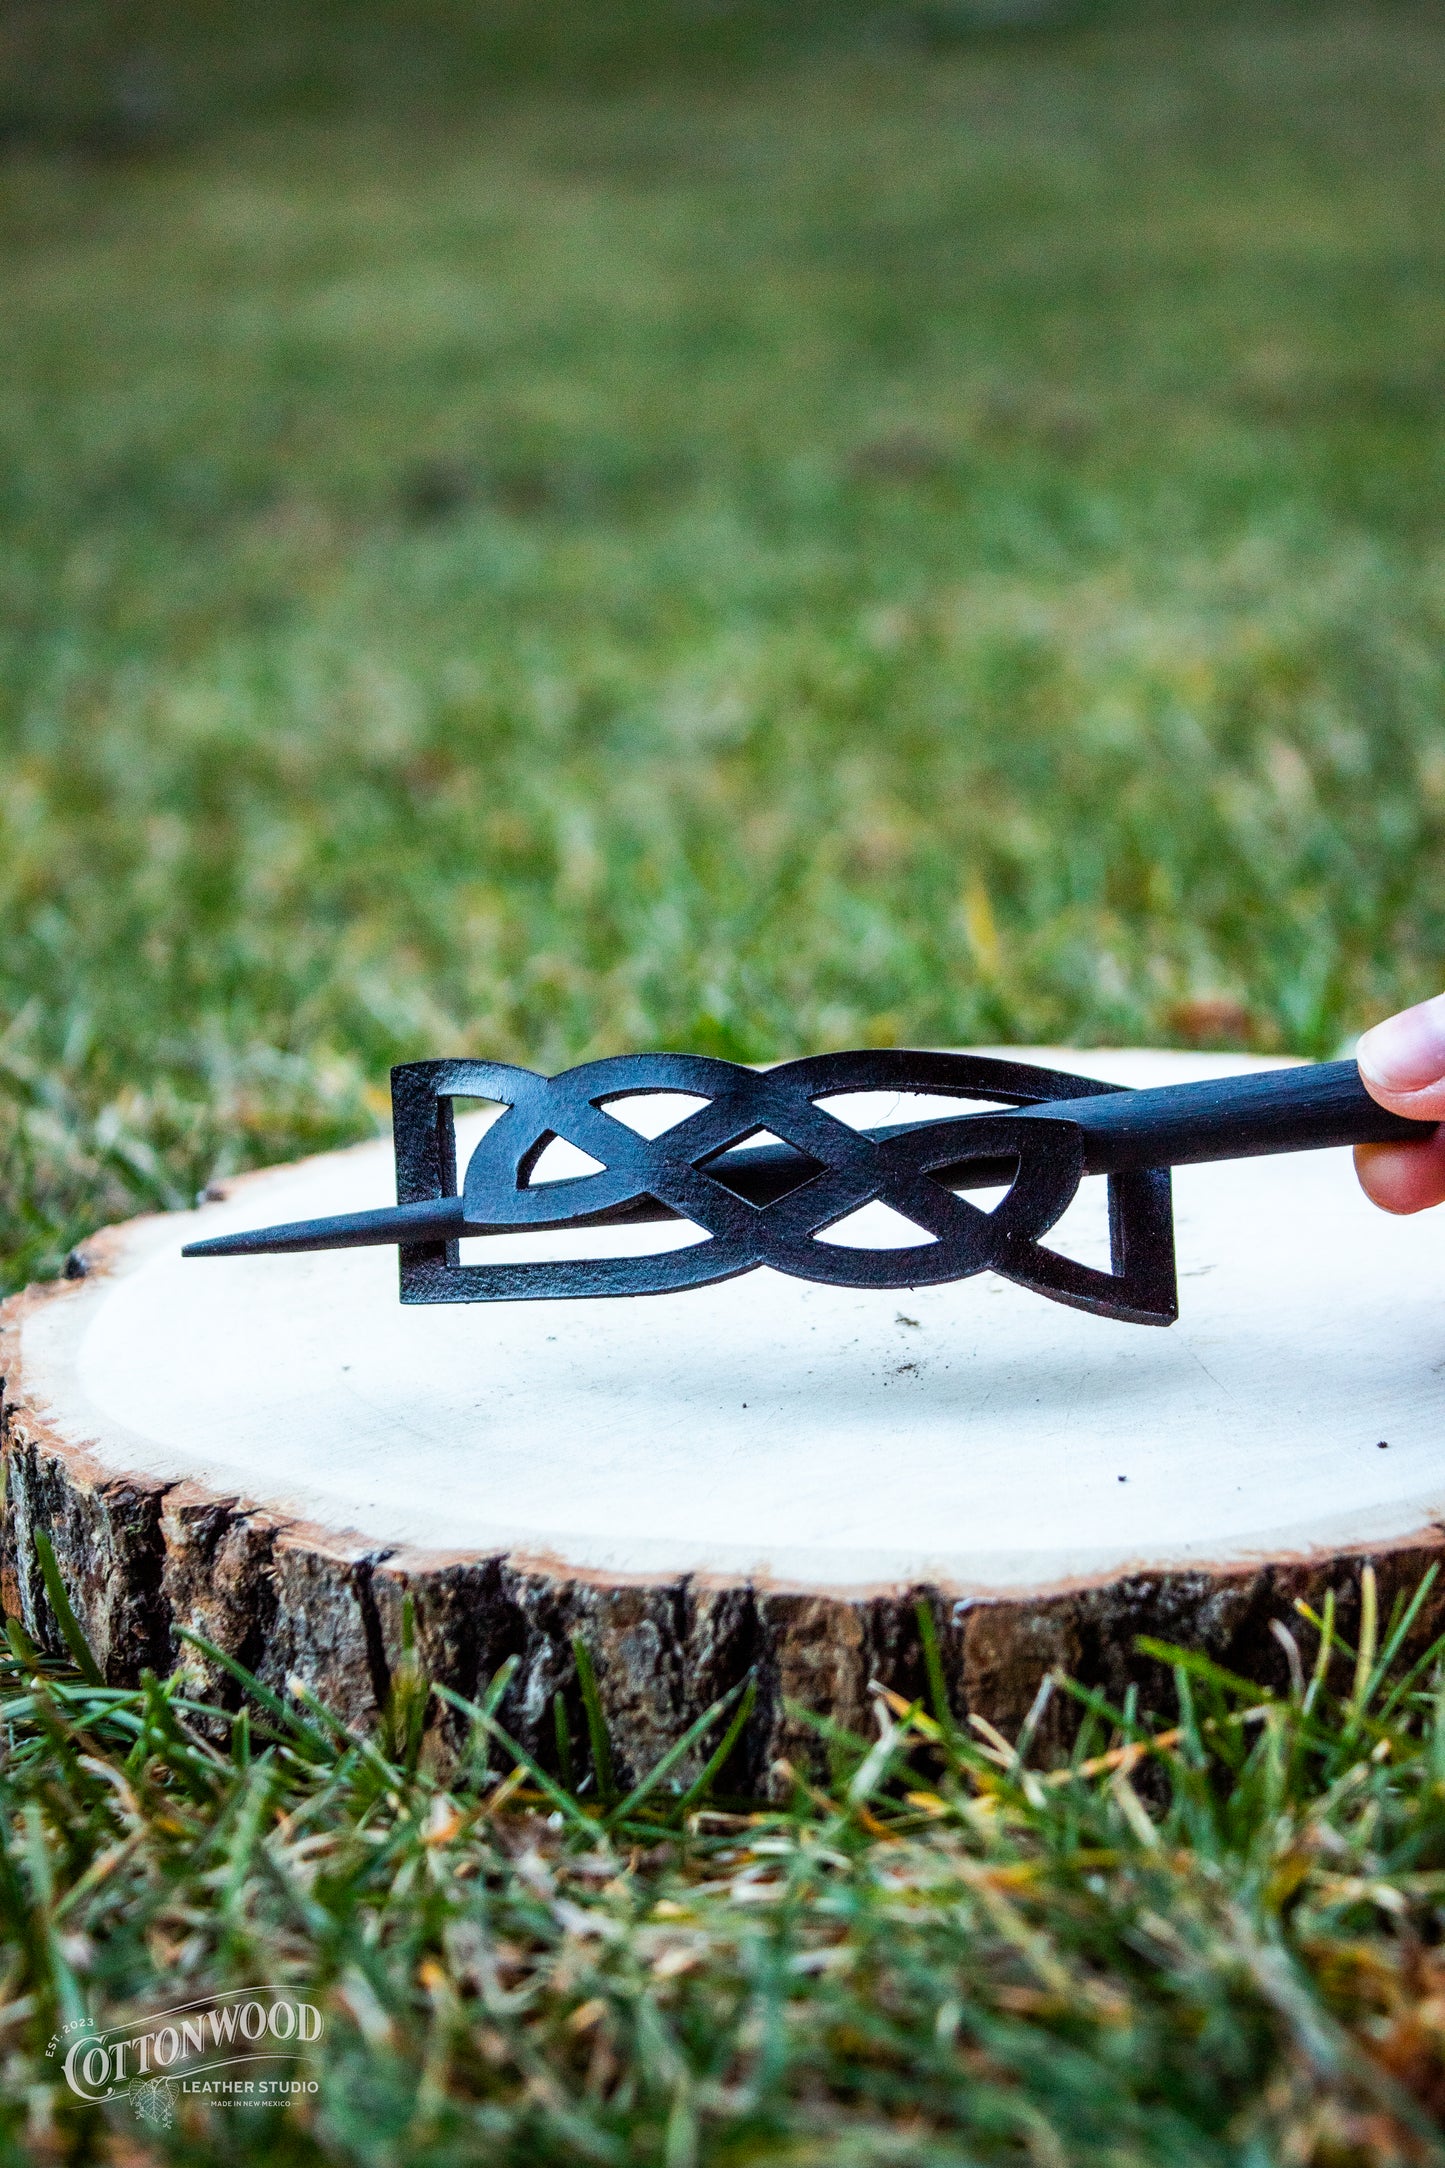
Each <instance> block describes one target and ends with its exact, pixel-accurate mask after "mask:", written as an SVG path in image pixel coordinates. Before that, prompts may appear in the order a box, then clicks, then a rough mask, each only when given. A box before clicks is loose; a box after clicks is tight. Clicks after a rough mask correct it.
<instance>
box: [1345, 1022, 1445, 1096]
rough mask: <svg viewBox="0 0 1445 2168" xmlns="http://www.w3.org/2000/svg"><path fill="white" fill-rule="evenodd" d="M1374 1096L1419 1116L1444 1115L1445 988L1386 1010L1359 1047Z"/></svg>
mask: <svg viewBox="0 0 1445 2168" xmlns="http://www.w3.org/2000/svg"><path fill="white" fill-rule="evenodd" d="M1355 1059H1356V1061H1357V1062H1358V1063H1359V1065H1360V1076H1361V1078H1362V1079H1363V1082H1364V1085H1365V1089H1366V1090H1367V1091H1368V1092H1369V1094H1370V1096H1371V1098H1372V1099H1378V1100H1379V1102H1380V1105H1381V1106H1382V1107H1388V1108H1389V1109H1390V1111H1391V1113H1392V1114H1407V1115H1409V1116H1411V1117H1412V1118H1413V1119H1414V1120H1415V1121H1421V1122H1438V1121H1445V994H1436V995H1435V996H1434V998H1433V999H1432V1000H1430V1001H1421V1002H1417V1003H1416V1005H1415V1007H1414V1008H1413V1009H1402V1010H1401V1012H1400V1014H1399V1015H1398V1016H1387V1017H1386V1019H1385V1021H1384V1023H1383V1024H1376V1025H1375V1027H1374V1029H1373V1030H1372V1031H1367V1032H1366V1033H1365V1035H1364V1037H1363V1038H1362V1039H1361V1040H1360V1043H1359V1045H1358V1046H1357V1047H1356V1048H1355Z"/></svg>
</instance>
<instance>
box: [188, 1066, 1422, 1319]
mask: <svg viewBox="0 0 1445 2168" xmlns="http://www.w3.org/2000/svg"><path fill="white" fill-rule="evenodd" d="M860 1092H875V1093H876V1092H903V1093H913V1094H927V1095H928V1096H929V1097H930V1098H934V1099H937V1098H954V1099H958V1100H960V1101H972V1102H978V1101H984V1102H991V1103H992V1104H993V1105H994V1106H995V1107H998V1108H1001V1109H1002V1110H1003V1111H999V1112H994V1111H985V1112H983V1113H960V1114H958V1115H954V1116H951V1117H945V1118H944V1119H942V1120H936V1119H935V1120H929V1121H914V1122H897V1123H893V1124H891V1125H889V1126H887V1127H883V1128H874V1129H860V1128H854V1127H851V1126H850V1125H849V1124H848V1123H847V1122H846V1121H844V1120H842V1119H841V1118H840V1116H839V1114H838V1113H837V1112H836V1111H834V1108H836V1106H837V1104H838V1102H840V1101H846V1099H847V1097H848V1096H849V1095H850V1094H854V1093H860ZM658 1093H671V1094H679V1095H683V1096H685V1097H687V1098H689V1099H691V1100H693V1101H695V1102H697V1104H696V1105H695V1106H694V1107H693V1108H692V1109H691V1111H689V1112H687V1113H685V1114H683V1115H682V1116H681V1117H680V1118H679V1119H677V1120H675V1121H673V1122H672V1123H671V1125H670V1126H668V1127H666V1128H663V1129H662V1130H661V1132H660V1134H655V1135H652V1136H645V1135H642V1134H640V1133H639V1131H638V1129H637V1128H634V1127H633V1126H632V1125H631V1124H630V1123H629V1122H627V1121H625V1120H623V1119H622V1118H621V1115H620V1111H619V1110H620V1107H621V1105H622V1104H623V1103H624V1102H627V1101H633V1102H635V1101H636V1100H637V1099H638V1098H640V1097H646V1096H649V1095H655V1094H658ZM457 1098H469V1099H485V1100H489V1101H492V1102H493V1103H495V1104H497V1105H500V1106H501V1107H502V1108H503V1110H504V1111H503V1112H502V1113H501V1114H500V1115H499V1116H498V1117H497V1119H496V1120H495V1121H493V1123H492V1124H491V1126H490V1127H489V1128H488V1129H487V1131H486V1133H485V1134H484V1136H483V1137H482V1139H481V1142H480V1143H479V1144H478V1145H477V1147H476V1149H475V1150H474V1151H473V1153H472V1156H471V1159H470V1162H469V1163H468V1166H467V1170H466V1176H465V1180H464V1181H463V1182H462V1183H461V1185H460V1187H459V1186H458V1181H457V1167H456V1135H455V1127H454V1121H453V1101H454V1100H455V1099H457ZM825 1101H826V1102H828V1103H829V1104H827V1105H824V1104H822V1102H825ZM392 1110H393V1120H394V1134H395V1145H396V1168H397V1193H398V1203H397V1204H396V1205H395V1206H394V1207H388V1208H385V1209H383V1210H381V1211H374V1212H354V1213H348V1214H344V1215H342V1216H341V1217H339V1218H335V1219H325V1220H304V1221H299V1222H297V1223H295V1224H293V1225H291V1226H286V1227H269V1228H259V1229H257V1230H255V1231H254V1232H250V1233H245V1234H238V1235H222V1236H219V1237H217V1238H215V1239H213V1240H211V1241H206V1242H195V1243H192V1244H190V1246H189V1247H188V1248H187V1250H186V1251H185V1255H186V1256H188V1257H221V1256H241V1255H255V1254H258V1253H270V1252H279V1251H295V1250H321V1249H341V1248H353V1247H358V1246H360V1245H363V1244H372V1243H396V1244H397V1245H398V1246H399V1248H400V1253H401V1299H402V1301H403V1302H408V1303H422V1302H508V1301H520V1300H526V1299H529V1298H533V1299H535V1298H540V1297H544V1296H552V1297H556V1296H591V1295H657V1294H665V1293H667V1292H669V1291H671V1290H674V1289H679V1288H686V1287H705V1286H708V1285H710V1284H712V1283H713V1282H715V1281H718V1280H726V1279H731V1278H733V1277H734V1276H735V1275H736V1274H738V1273H740V1272H749V1271H751V1270H753V1269H754V1267H756V1266H758V1265H771V1266H772V1267H773V1269H774V1270H775V1271H778V1272H784V1273H788V1274H791V1275H793V1276H794V1277H796V1278H800V1279H807V1280H822V1281H827V1282H830V1283H831V1284H833V1285H834V1286H844V1287H879V1288H910V1287H922V1286H929V1285H934V1284H936V1283H938V1282H940V1281H944V1280H961V1279H967V1278H969V1277H970V1276H971V1275H972V1274H974V1273H976V1272H985V1271H987V1272H997V1273H1000V1274H1002V1275H1003V1276H1004V1278H1006V1279H1010V1280H1016V1281H1017V1282H1018V1283H1019V1284H1020V1285H1021V1286H1023V1287H1029V1288H1032V1289H1033V1290H1034V1291H1035V1292H1036V1293H1038V1294H1041V1295H1048V1296H1050V1297H1051V1298H1052V1299H1053V1300H1054V1301H1056V1302H1066V1303H1071V1304H1073V1305H1074V1306H1075V1307H1077V1308H1079V1309H1084V1310H1091V1311H1093V1312H1095V1313H1096V1314H1097V1315H1099V1316H1102V1317H1112V1318H1117V1319H1121V1320H1123V1321H1125V1322H1127V1323H1131V1324H1140V1325H1168V1324H1171V1323H1172V1322H1173V1320H1174V1318H1175V1317H1176V1316H1177V1314H1178V1299H1177V1295H1176V1291H1175V1272H1174V1232H1173V1219H1172V1213H1171V1206H1170V1184H1169V1171H1168V1170H1169V1168H1170V1167H1171V1166H1178V1165H1182V1164H1185V1163H1188V1162H1191V1161H1199V1160H1209V1159H1234V1158H1242V1157H1246V1156H1249V1155H1252V1154H1257V1153H1264V1152H1283V1151H1302V1150H1307V1149H1310V1148H1314V1147H1321V1146H1327V1145H1340V1144H1357V1143H1367V1142H1386V1141H1392V1140H1402V1139H1411V1140H1415V1139H1423V1138H1426V1137H1428V1136H1430V1135H1431V1134H1432V1132H1433V1128H1434V1125H1433V1124H1432V1123H1428V1122H1410V1121H1405V1120H1403V1119H1402V1118H1401V1117H1399V1116H1398V1115H1393V1114H1387V1113H1385V1112H1384V1110H1383V1109H1382V1108H1380V1107H1379V1106H1377V1105H1376V1103H1375V1101H1374V1100H1373V1099H1371V1098H1370V1096H1369V1094H1368V1093H1367V1092H1366V1090H1365V1088H1364V1086H1363V1084H1362V1083H1361V1082H1360V1078H1359V1072H1358V1070H1357V1069H1356V1067H1355V1064H1354V1063H1353V1062H1351V1061H1346V1062H1334V1063H1330V1064H1328V1065H1325V1066H1322V1067H1319V1068H1309V1067H1300V1068H1296V1069H1284V1070H1275V1071H1271V1072H1267V1073H1264V1074H1256V1075H1252V1076H1239V1077H1226V1078H1222V1079H1219V1080H1216V1081H1212V1082H1209V1083H1202V1084H1180V1085H1168V1086H1164V1087H1160V1088H1157V1089H1154V1090H1147V1091H1125V1090H1121V1089H1120V1088H1119V1087H1117V1086H1115V1085H1111V1084H1102V1083H1099V1082H1097V1081H1096V1080H1095V1079H1093V1078H1091V1077H1080V1076H1070V1075H1068V1074H1066V1073H1065V1072H1063V1071H1061V1070H1055V1069H1040V1068H1035V1067H1033V1066H1031V1065H1030V1064H1028V1063H1024V1062H1014V1061H997V1060H993V1059H990V1058H987V1057H985V1056H982V1055H975V1054H926V1053H909V1052H902V1051H878V1052H864V1053H853V1054H821V1055H818V1056H816V1057H814V1058H812V1059H809V1060H805V1061H790V1062H783V1063H782V1064H780V1065H779V1066H778V1067H777V1068H775V1069H767V1070H755V1069H747V1068H743V1067H742V1066H740V1065H739V1064H738V1063H736V1062H729V1061H717V1060H713V1059H710V1058H707V1057H705V1056H701V1055H690V1054H624V1055H617V1056H615V1057H613V1058H611V1059H609V1060H605V1061H595V1062H588V1063H586V1064H585V1065H584V1066H582V1067H581V1068H577V1069H567V1070H564V1071H563V1072H562V1074H561V1075H560V1076H554V1077H546V1076H539V1075H538V1074H537V1073H536V1072H535V1071H533V1070H531V1069H520V1068H514V1067H511V1066H509V1065H507V1064H504V1063H500V1062H487V1061H419V1062H407V1063H404V1064H403V1065H402V1066H401V1067H399V1068H397V1069H394V1070H393V1071H392ZM559 1139H560V1140H561V1141H563V1142H564V1143H566V1144H570V1145H572V1146H573V1147H575V1148H576V1150H578V1151H579V1152H581V1153H583V1154H585V1155H586V1157H587V1160H588V1162H589V1164H590V1169H591V1171H589V1172H587V1173H584V1174H573V1175H568V1176H564V1177H563V1178H561V1179H550V1180H549V1179H539V1178H538V1167H539V1162H540V1161H541V1159H542V1156H543V1154H544V1152H545V1151H546V1150H547V1148H548V1147H549V1146H550V1145H551V1144H552V1143H553V1142H554V1141H556V1140H559ZM1088 1174H1098V1175H1103V1176H1105V1177H1106V1178H1107V1181H1108V1190H1109V1230H1110V1252H1111V1267H1112V1269H1111V1270H1110V1271H1108V1272H1104V1271H1100V1270H1098V1269H1097V1268H1095V1267H1093V1266H1088V1265H1084V1264H1080V1263H1078V1262H1076V1261H1075V1260H1074V1259H1073V1258H1069V1257H1065V1256H1063V1255H1062V1254H1061V1253H1060V1252H1059V1251H1057V1250H1052V1249H1049V1248H1048V1247H1047V1246H1046V1244H1045V1243H1044V1241H1043V1239H1042V1238H1043V1237H1044V1236H1045V1235H1046V1234H1047V1233H1048V1232H1049V1230H1050V1228H1051V1227H1053V1226H1054V1225H1056V1223H1057V1222H1058V1221H1059V1220H1060V1219H1061V1218H1062V1216H1063V1214H1064V1212H1065V1211H1066V1210H1067V1209H1068V1206H1069V1204H1070V1203H1071V1201H1072V1199H1073V1197H1074V1194H1075V1192H1076V1191H1077V1189H1078V1186H1079V1183H1080V1181H1081V1180H1082V1178H1083V1177H1084V1176H1085V1175H1088ZM1000 1185H1006V1193H1005V1195H1004V1196H1003V1198H1002V1199H1001V1200H1000V1201H999V1202H998V1203H997V1204H995V1205H994V1206H993V1207H992V1209H990V1210H985V1209H983V1208H982V1207H981V1206H979V1205H977V1204H974V1203H971V1202H970V1201H969V1199H968V1197H967V1196H966V1195H965V1194H963V1193H964V1192H966V1191H967V1190H969V1189H975V1190H976V1189H985V1188H991V1187H998V1186H1000ZM874 1202H880V1203H883V1204H885V1205H888V1206H889V1207H891V1208H892V1210H893V1211H894V1212H896V1213H898V1214H900V1215H901V1216H902V1217H903V1218H904V1219H906V1220H908V1221H910V1222H912V1223H913V1225H914V1226H915V1227H916V1228H917V1229H918V1230H919V1235H920V1240H919V1243H918V1245H917V1246H914V1247H909V1248H904V1249H898V1248H886V1249H885V1248H872V1249H869V1248H858V1247H852V1246H844V1245H843V1244H841V1243H839V1242H836V1241H830V1240H828V1239H827V1237H828V1234H829V1231H830V1230H831V1229H833V1228H836V1227H838V1226H839V1224H840V1223H841V1222H842V1221H845V1220H847V1219H849V1218H851V1216H852V1215H853V1214H854V1213H856V1212H858V1211H859V1210H860V1209H861V1208H862V1207H863V1206H865V1205H868V1204H871V1203H874ZM656 1220H685V1221H689V1222H691V1223H692V1225H693V1226H694V1227H695V1228H697V1229H698V1230H699V1232H700V1234H701V1235H702V1236H703V1237H705V1239H703V1240H699V1241H695V1242H693V1243H691V1244H689V1245H687V1246H686V1247H683V1248H668V1249H663V1250H659V1251H655V1252H652V1253H650V1254H647V1255H643V1256H602V1257H574V1258H561V1259H539V1260H525V1261H521V1262H517V1261H507V1262H499V1263H490V1264H463V1263H461V1262H460V1260H459V1255H458V1249H457V1244H458V1242H459V1241H460V1240H461V1239H462V1238H463V1237H468V1236H475V1235H502V1234H519V1233H541V1232H543V1231H547V1230H557V1229H561V1228H589V1227H608V1226H618V1225H626V1224H632V1223H636V1222H640V1221H656Z"/></svg>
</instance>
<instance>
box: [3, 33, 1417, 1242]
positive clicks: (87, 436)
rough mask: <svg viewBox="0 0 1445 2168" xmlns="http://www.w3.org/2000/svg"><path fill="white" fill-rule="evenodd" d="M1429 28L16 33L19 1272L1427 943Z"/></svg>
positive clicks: (9, 815) (9, 64) (1309, 1029)
mask: <svg viewBox="0 0 1445 2168" xmlns="http://www.w3.org/2000/svg"><path fill="white" fill-rule="evenodd" d="M1442 485H1445V7H1442V6H1441V5H1440V4H1438V0H1310V4H1305V0H1301V4H1298V5H1296V4H1291V0H1237V4H1224V0H1217V4H1213V5H1211V4H1206V0H1155V4H1152V5H1146V4H1143V0H866V4H865V0H833V4H831V5H824V4H821V0H790V4H789V0H776V4H775V0H591V4H589V5H585V6H584V5H582V4H581V0H415V4H411V5H403V4H401V0H392V4H383V0H374V4H373V0H331V4H324V0H289V4H288V5H287V6H286V7H285V8H284V9H279V8H270V9H257V8H256V7H255V6H254V5H252V6H245V7H243V6H241V5H239V4H236V5H230V4H228V0H213V4H210V5H205V6H197V5H190V6H182V5H180V4H179V0H173V4H162V0H146V4H141V0H136V4H121V0H117V4H115V5H110V6H105V5H98V4H89V0H30V4H22V0H0V746H3V770H0V927H3V941H0V1148H3V1158H4V1181H3V1184H0V1264H3V1273H4V1277H5V1279H6V1282H7V1284H11V1285H13V1284H18V1283H19V1282H20V1281H22V1280H23V1279H25V1278H26V1277H27V1276H31V1275H34V1274H36V1273H44V1272H52V1271H54V1270H56V1269H58V1268H59V1266H60V1264H61V1262H62V1260H63V1258H64V1256H65V1253H66V1250H67V1248H68V1246H69V1244H70V1243H71V1242H72V1241H73V1240H75V1239H76V1238H77V1237H78V1236H79V1235H80V1234H82V1233H84V1232H86V1231H88V1230H89V1229H90V1228H92V1227H94V1226H95V1225H98V1224H100V1223H101V1222H102V1221H104V1220H106V1219H112V1218H116V1217H121V1216H124V1215H125V1214H127V1213H129V1212H132V1211H135V1210H139V1209H144V1208H147V1207H150V1206H165V1205H173V1204H181V1203H187V1202H189V1201H190V1199H191V1197H192V1196H193V1195H194V1193H195V1191H196V1190H197V1189H198V1188H199V1187H200V1186H201V1185H202V1184H204V1183H205V1182H206V1181H207V1180H208V1179H209V1178H211V1177H212V1176H214V1175H217V1174H221V1173H224V1172H227V1171H229V1170H231V1169H234V1168H236V1167H239V1166H242V1165H246V1164H252V1163H256V1162H259V1161H265V1160H271V1159H277V1158H282V1157H286V1156H290V1155H293V1154H296V1153H298V1152H301V1151H304V1150H308V1149H315V1148H318V1147H321V1146H323V1145H327V1144H331V1143H334V1142H339V1141H342V1140H345V1139H348V1138H352V1137H356V1136H360V1135H365V1134H368V1133H370V1132H372V1131H374V1130H375V1129H376V1128H377V1127H378V1126H379V1125H380V1124H383V1123H384V1121H385V1118H386V1111H387V1095H386V1071H387V1068H388V1065H389V1064H390V1063H392V1062H394V1061H397V1060H401V1059H407V1058H411V1057H415V1056H419V1055H426V1054H440V1053H452V1052H475V1053H487V1054H491V1055H495V1056H499V1057H503V1058H509V1059H518V1060H522V1061H525V1062H527V1063H530V1064H535V1065H536V1066H539V1067H556V1066H561V1065H563V1064H565V1063H566V1062H568V1061H573V1060H577V1059H581V1058H584V1057H587V1056H592V1055H597V1054H602V1053H607V1052H613V1051H617V1050H620V1049H623V1048H626V1047H631V1046H675V1047H683V1048H691V1049H695V1050H699V1051H706V1052H715V1053H722V1054H725V1055H729V1056H733V1057H736V1058H739V1059H744V1060H765V1059H769V1058H772V1057H777V1056H784V1055H788V1054H793V1053H798V1052H803V1051H815V1050H821V1049H823V1048H827V1047H837V1046H846V1045H853V1044H883V1045H886V1044H893V1043H901V1044H906V1043H910V1042H913V1043H925V1044H959V1043H967V1042H970V1041H973V1042H978V1041H996V1040H1001V1039H1012V1040H1016V1041H1021V1042H1031V1041H1032V1042H1038V1041H1055V1042H1057V1041H1074V1042H1077V1043H1080V1044H1100V1043H1110V1042H1113V1043H1129V1042H1134V1043H1139V1042H1144V1043H1155V1044H1170V1043H1174V1044H1183V1045H1209V1046H1219V1047H1234V1048H1240V1049H1255V1050H1263V1051H1275V1050H1291V1051H1296V1052H1299V1053H1302V1054H1328V1053H1330V1052H1331V1051H1333V1050H1334V1049H1335V1048H1337V1047H1338V1045H1339V1044H1340V1042H1341V1040H1342V1039H1343V1038H1344V1037H1346V1036H1347V1035H1348V1034H1349V1033H1351V1032H1353V1031H1355V1030H1358V1029H1359V1028H1361V1027H1362V1026H1363V1025H1364V1024H1365V1023H1367V1022H1369V1021H1371V1020H1372V1019H1373V1018H1374V1017H1376V1016H1378V1015H1380V1014H1383V1013H1385V1012H1386V1011H1387V1010H1388V1009H1390V1008H1391V1007H1393V1006H1396V1005H1398V1004H1399V1003H1400V1002H1402V1001H1405V1000H1407V999H1413V998H1417V997H1419V996H1421V995H1423V994H1425V993H1427V992H1432V991H1435V990H1437V989H1438V987H1439V985H1440V984H1441V982H1442V977H1445V973H1442V968H1441V963H1442V954H1445V938H1442V937H1445V890H1442V883H1441V861H1440V845H1441V841H1442V834H1445V728H1442V723H1445V699H1442V687H1445V676H1442V661H1445V487H1442Z"/></svg>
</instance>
